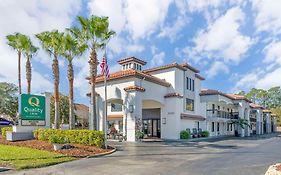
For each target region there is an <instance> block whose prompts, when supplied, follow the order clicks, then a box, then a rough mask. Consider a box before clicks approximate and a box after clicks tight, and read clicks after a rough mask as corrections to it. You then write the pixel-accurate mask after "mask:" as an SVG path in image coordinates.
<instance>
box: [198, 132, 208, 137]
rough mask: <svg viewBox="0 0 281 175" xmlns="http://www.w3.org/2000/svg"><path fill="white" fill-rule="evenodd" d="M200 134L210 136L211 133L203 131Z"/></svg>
mask: <svg viewBox="0 0 281 175" xmlns="http://www.w3.org/2000/svg"><path fill="white" fill-rule="evenodd" d="M200 134H201V136H202V137H209V135H210V133H209V131H202V132H200Z"/></svg>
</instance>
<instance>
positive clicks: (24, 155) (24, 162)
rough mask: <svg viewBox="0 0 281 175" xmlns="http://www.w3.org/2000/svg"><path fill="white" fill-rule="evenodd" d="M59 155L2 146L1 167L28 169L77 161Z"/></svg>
mask: <svg viewBox="0 0 281 175" xmlns="http://www.w3.org/2000/svg"><path fill="white" fill-rule="evenodd" d="M75 159H76V158H74V157H69V156H65V155H62V154H59V153H54V152H49V151H44V150H38V149H32V148H25V147H18V146H11V145H2V144H0V166H2V167H8V168H15V169H26V168H37V167H43V166H48V165H54V164H57V163H62V162H67V161H71V160H75Z"/></svg>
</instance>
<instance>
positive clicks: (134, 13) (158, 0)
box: [125, 0, 172, 39]
mask: <svg viewBox="0 0 281 175" xmlns="http://www.w3.org/2000/svg"><path fill="white" fill-rule="evenodd" d="M171 2H172V1H171V0H142V1H135V0H127V8H126V9H125V13H126V16H127V20H128V24H127V25H128V30H129V32H130V33H131V35H132V37H133V38H134V39H137V38H144V37H146V36H148V35H150V34H151V33H153V32H154V31H155V30H156V29H157V27H159V25H160V24H162V23H163V22H164V20H165V18H166V15H167V12H168V7H169V5H170V3H171Z"/></svg>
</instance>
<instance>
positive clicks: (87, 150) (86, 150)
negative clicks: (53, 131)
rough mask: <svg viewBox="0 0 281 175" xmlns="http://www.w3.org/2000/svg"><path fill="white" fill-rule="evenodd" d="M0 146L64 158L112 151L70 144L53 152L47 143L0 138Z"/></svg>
mask: <svg viewBox="0 0 281 175" xmlns="http://www.w3.org/2000/svg"><path fill="white" fill-rule="evenodd" d="M0 144H3V145H14V146H20V147H28V148H34V149H39V150H46V151H51V152H56V153H60V154H63V155H66V156H72V157H87V156H93V155H96V154H100V153H105V152H108V151H111V150H112V149H102V148H97V147H95V146H86V145H80V144H71V145H72V146H74V148H70V149H62V150H58V151H55V150H54V148H53V145H52V144H51V143H49V142H47V141H39V140H25V141H14V142H11V141H7V140H6V139H5V138H3V137H2V136H0Z"/></svg>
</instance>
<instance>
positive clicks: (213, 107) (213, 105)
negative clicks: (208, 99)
mask: <svg viewBox="0 0 281 175" xmlns="http://www.w3.org/2000/svg"><path fill="white" fill-rule="evenodd" d="M212 113H213V114H214V113H215V104H212Z"/></svg>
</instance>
